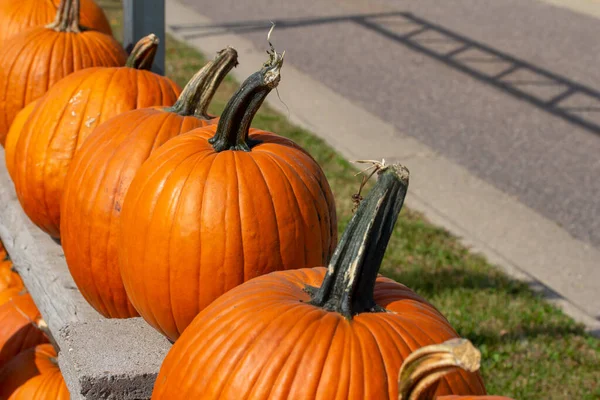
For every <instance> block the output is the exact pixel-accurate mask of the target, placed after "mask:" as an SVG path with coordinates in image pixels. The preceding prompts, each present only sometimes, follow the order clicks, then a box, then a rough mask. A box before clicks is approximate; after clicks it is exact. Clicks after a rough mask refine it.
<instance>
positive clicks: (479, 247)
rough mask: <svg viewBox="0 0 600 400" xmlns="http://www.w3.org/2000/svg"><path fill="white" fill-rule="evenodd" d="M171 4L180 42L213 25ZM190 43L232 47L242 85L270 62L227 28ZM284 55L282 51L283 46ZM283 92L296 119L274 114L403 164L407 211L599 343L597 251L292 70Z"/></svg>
mask: <svg viewBox="0 0 600 400" xmlns="http://www.w3.org/2000/svg"><path fill="white" fill-rule="evenodd" d="M166 3H167V15H166V22H167V29H168V31H169V32H170V33H171V34H173V35H174V36H176V37H178V38H180V39H184V38H183V36H182V35H180V34H179V32H178V31H177V30H176V29H173V26H175V25H185V24H196V25H199V26H201V25H211V24H212V21H211V20H210V19H208V18H206V17H205V16H203V15H200V14H198V13H197V12H196V11H194V10H193V9H191V8H189V7H187V6H185V5H183V4H182V3H180V2H179V1H177V0H167V1H166ZM275 37H276V35H275ZM187 42H188V43H189V44H190V45H192V46H194V47H196V48H197V49H199V50H200V51H201V52H203V53H204V54H206V55H207V56H209V57H211V56H212V55H213V54H215V53H216V52H217V51H218V50H220V49H222V48H223V47H225V46H227V45H231V46H233V47H235V48H236V49H237V50H238V52H239V54H240V65H239V66H238V67H237V68H236V69H235V70H234V72H233V73H234V76H235V77H236V79H238V80H239V81H242V80H244V79H245V78H246V77H247V76H248V75H250V74H251V73H252V72H254V71H256V70H257V68H258V67H259V66H260V65H261V64H262V63H263V62H264V61H265V60H266V54H265V49H266V41H265V47H264V48H261V49H257V48H256V47H255V46H254V45H253V44H252V43H251V42H249V41H248V40H246V39H244V38H243V37H240V36H238V35H233V34H230V33H228V32H227V31H225V30H223V31H222V33H219V34H214V31H213V34H212V35H210V36H204V37H199V38H197V39H189V40H187ZM275 44H277V40H276V39H275ZM280 47H281V48H280V49H279V50H284V49H285V45H284V44H281V46H280ZM279 88H280V93H281V97H282V99H283V100H284V101H285V102H286V104H287V106H288V107H289V111H288V109H287V108H286V106H285V105H284V104H283V103H281V102H280V100H279V99H278V98H277V96H270V97H269V98H268V99H267V101H268V103H269V105H270V106H272V107H273V108H275V109H277V110H278V111H280V112H281V113H282V114H284V115H289V118H290V120H291V121H292V122H293V123H295V124H297V125H299V126H302V127H304V128H306V129H308V130H310V131H312V132H314V133H315V134H317V135H318V136H320V137H322V138H323V139H324V140H326V141H327V142H328V143H329V144H331V145H332V146H333V147H334V148H336V149H337V150H338V151H339V152H340V153H341V154H342V155H343V156H344V157H346V158H347V159H349V160H356V159H381V158H385V159H386V161H399V162H401V163H403V164H405V165H406V166H407V167H408V168H409V169H410V171H411V184H410V189H409V194H408V197H407V203H408V206H409V207H411V208H412V209H415V210H418V211H421V212H423V213H424V215H425V216H426V217H427V218H428V219H429V220H430V221H431V222H433V223H435V224H437V225H439V226H443V227H444V228H446V229H447V230H449V231H450V232H452V233H453V234H454V235H456V236H458V237H460V238H461V239H462V241H463V243H464V244H465V245H467V246H469V247H471V248H472V249H473V250H474V251H476V252H480V253H482V254H484V255H485V256H486V257H487V258H488V260H489V261H490V262H492V263H494V264H497V265H498V266H500V267H502V268H503V269H504V270H505V271H506V272H507V273H508V274H509V275H510V276H512V277H515V278H517V279H520V280H524V281H526V282H528V283H529V284H530V285H531V286H532V287H533V288H534V289H535V290H536V291H540V292H542V293H543V294H544V295H545V296H546V297H547V298H548V300H549V301H551V302H552V303H554V304H557V305H558V306H560V307H561V308H562V309H563V310H564V311H565V312H566V313H567V314H569V315H570V316H572V317H573V318H574V319H575V320H576V321H578V322H581V323H584V324H585V325H586V326H587V328H588V330H589V331H590V332H591V333H593V334H595V335H597V336H600V296H598V295H597V292H598V291H599V290H600V251H598V250H597V249H595V248H594V247H592V246H591V245H588V244H586V243H584V242H581V241H579V240H576V239H574V238H573V237H572V236H571V235H569V234H568V233H567V232H566V231H564V230H563V229H561V228H560V227H559V226H558V225H557V224H556V223H554V222H553V221H550V220H548V219H547V218H545V217H543V216H541V215H540V214H538V213H536V212H535V211H533V210H531V209H530V208H528V207H526V206H524V205H523V204H522V203H520V202H519V201H517V200H515V199H514V198H512V197H510V196H508V195H506V194H504V193H503V192H501V191H499V190H498V189H496V188H494V187H493V186H491V185H490V184H488V183H486V182H484V181H483V180H481V179H479V178H477V177H475V176H474V175H473V174H471V173H469V171H467V170H466V169H465V168H463V167H461V166H459V165H457V164H456V163H453V162H451V161H449V160H448V159H446V158H444V157H442V156H440V155H439V154H437V153H436V152H434V151H433V150H432V149H431V148H429V147H427V146H425V145H424V144H422V143H421V142H419V141H417V140H416V139H414V138H411V137H408V136H407V135H404V134H402V132H397V131H396V130H395V129H394V128H393V127H392V125H390V124H388V123H386V122H385V121H383V120H381V119H379V118H378V117H375V116H374V115H372V114H370V113H368V112H367V111H365V110H364V109H362V108H360V107H357V106H356V105H354V104H352V103H351V102H349V101H348V100H347V99H345V98H344V97H342V96H340V95H339V94H337V93H335V92H333V91H332V90H330V89H329V88H327V87H326V86H325V85H323V84H321V83H320V82H317V81H315V80H314V79H312V78H311V77H310V76H307V75H305V74H303V73H301V72H300V71H298V70H297V69H296V68H294V66H293V65H291V64H290V63H287V64H286V65H285V67H284V69H283V73H282V83H281V84H280V86H279Z"/></svg>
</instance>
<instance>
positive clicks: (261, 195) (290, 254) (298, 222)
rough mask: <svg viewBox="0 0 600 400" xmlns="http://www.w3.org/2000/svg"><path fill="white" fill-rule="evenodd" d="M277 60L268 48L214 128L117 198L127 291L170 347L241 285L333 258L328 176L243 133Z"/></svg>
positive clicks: (166, 153)
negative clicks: (209, 308)
mask: <svg viewBox="0 0 600 400" xmlns="http://www.w3.org/2000/svg"><path fill="white" fill-rule="evenodd" d="M282 64H283V58H282V57H281V55H280V54H277V53H275V52H274V51H273V52H271V59H270V61H269V62H267V63H266V64H265V65H264V66H263V68H262V69H261V70H260V71H258V72H256V73H254V74H252V75H251V76H250V77H249V78H248V79H247V80H246V81H245V82H244V83H243V84H242V85H241V87H240V88H239V90H238V91H237V92H236V93H235V94H234V95H233V97H232V98H231V99H230V100H229V102H228V104H227V106H226V107H225V110H224V111H223V113H222V114H221V118H220V120H219V123H218V125H210V126H207V127H204V128H198V129H195V130H193V131H191V132H189V133H186V134H183V135H179V136H177V137H174V138H173V139H171V140H169V141H168V142H167V143H165V144H164V145H163V146H162V147H160V148H159V149H158V150H156V151H155V152H154V153H153V154H152V155H151V156H150V157H149V158H148V160H147V161H146V162H144V164H143V165H142V167H141V168H140V170H139V171H138V173H137V174H136V176H135V178H134V179H133V181H132V183H131V185H130V187H129V190H128V191H127V194H126V196H125V200H124V201H123V211H122V213H121V229H120V240H119V243H120V246H119V265H120V269H121V276H122V278H123V283H124V285H125V289H126V291H127V295H128V296H129V299H130V301H131V303H132V304H133V305H134V307H135V308H136V310H137V311H138V312H139V313H140V315H141V316H142V317H143V318H144V319H145V320H146V321H147V322H149V323H150V325H152V326H153V327H155V328H156V329H158V330H159V331H160V332H162V333H163V334H164V335H166V336H167V337H168V338H169V339H171V340H173V341H174V340H176V339H177V338H178V337H179V335H180V334H181V332H182V331H183V330H184V329H185V328H186V326H187V325H188V324H189V323H190V322H191V321H192V319H193V318H194V317H195V316H196V314H197V313H198V312H199V311H200V310H202V309H203V308H204V307H206V306H207V305H208V304H210V303H211V302H212V301H213V300H214V299H216V298H217V297H219V296H220V295H221V294H223V293H225V292H226V291H228V290H230V289H232V288H234V287H235V286H237V285H239V284H241V283H243V282H244V281H246V280H248V279H251V278H254V277H256V276H259V275H262V274H265V273H269V272H272V271H275V270H278V269H289V268H301V267H305V266H310V265H319V264H321V263H323V262H326V261H327V260H328V259H329V257H330V255H331V251H332V249H333V246H334V243H335V241H336V224H337V223H336V214H335V205H334V201H333V195H332V193H331V189H330V188H329V184H328V183H327V180H326V178H325V175H324V173H323V171H322V170H321V168H320V167H319V165H318V164H317V163H316V161H315V160H314V159H313V158H312V157H311V156H310V155H309V154H308V153H307V152H305V151H304V150H302V149H301V148H300V147H299V146H298V145H296V144H295V143H293V142H292V141H291V140H289V139H286V138H283V137H281V136H278V135H276V134H274V133H270V132H265V131H261V130H257V129H250V123H251V122H252V118H253V117H254V115H255V114H256V112H257V110H258V109H259V108H260V106H261V104H262V102H263V100H264V99H265V97H266V96H267V94H268V93H269V92H270V91H271V90H272V89H273V88H274V87H276V86H277V84H278V83H279V79H280V69H281V66H282ZM158 238H160V240H159V241H157V239H158ZM149 293H152V295H151V296H148V294H149ZM175 293H176V294H177V295H175Z"/></svg>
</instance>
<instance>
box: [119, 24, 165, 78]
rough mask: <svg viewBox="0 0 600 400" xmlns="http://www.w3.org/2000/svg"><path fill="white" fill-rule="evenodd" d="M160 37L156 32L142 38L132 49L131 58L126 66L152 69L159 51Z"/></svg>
mask: <svg viewBox="0 0 600 400" xmlns="http://www.w3.org/2000/svg"><path fill="white" fill-rule="evenodd" d="M159 43H160V39H159V38H158V36H156V35H155V34H154V33H151V34H149V35H148V36H144V37H143V38H141V39H140V40H139V41H138V42H137V43H136V44H135V46H134V47H133V50H131V54H129V58H127V62H126V63H125V66H126V67H129V68H135V69H145V70H150V68H152V63H153V62H154V56H156V52H157V51H158V44H159Z"/></svg>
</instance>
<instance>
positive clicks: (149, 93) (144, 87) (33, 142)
mask: <svg viewBox="0 0 600 400" xmlns="http://www.w3.org/2000/svg"><path fill="white" fill-rule="evenodd" d="M158 42H159V41H158V38H157V37H156V35H153V34H151V35H149V36H147V37H145V38H143V39H141V40H140V41H139V42H138V43H137V44H136V46H135V47H134V49H133V50H132V53H131V55H130V58H129V60H128V62H127V65H126V66H125V67H110V68H108V67H104V68H101V67H97V68H87V69H84V70H81V71H77V72H75V73H73V74H71V75H69V76H67V77H66V78H64V79H62V80H61V81H60V82H58V83H57V84H56V85H54V86H53V87H52V88H51V89H50V90H49V91H48V93H47V94H46V95H45V96H44V97H43V98H42V99H40V102H39V104H38V105H37V106H36V107H35V108H34V110H33V112H32V113H31V115H30V117H29V121H28V122H27V123H26V124H25V127H24V129H23V130H22V131H21V134H20V135H19V138H18V142H17V146H16V150H15V152H14V154H15V155H14V160H15V161H14V166H13V179H14V184H15V189H16V192H17V196H18V198H19V201H20V203H21V205H22V206H23V209H24V210H25V213H26V214H27V215H28V216H29V218H30V219H31V220H32V221H33V222H34V223H35V224H36V225H38V226H39V227H40V228H41V229H43V230H44V231H45V232H47V233H48V234H50V235H51V236H52V237H55V238H58V237H59V236H60V230H59V227H60V200H61V197H62V192H63V187H64V182H65V177H66V175H67V169H68V167H69V164H70V162H71V159H72V158H73V155H74V154H75V152H76V151H77V150H78V149H79V147H81V145H82V143H83V142H84V141H85V139H86V138H87V137H88V136H89V134H90V133H91V132H92V131H93V130H94V128H95V127H96V126H97V125H98V124H99V123H101V122H104V121H106V120H108V119H109V118H112V117H114V116H116V115H118V114H121V113H123V112H125V111H129V110H133V109H136V108H145V107H150V106H171V105H173V103H175V101H176V100H177V96H178V95H179V92H180V89H179V87H178V86H177V85H176V84H175V83H174V82H173V81H172V80H171V79H169V78H167V77H164V76H160V75H157V74H155V73H153V72H150V71H148V70H149V69H150V67H151V66H152V62H153V60H154V55H155V54H156V50H157V47H158Z"/></svg>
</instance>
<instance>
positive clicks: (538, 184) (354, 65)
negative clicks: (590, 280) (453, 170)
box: [181, 0, 600, 247]
mask: <svg viewBox="0 0 600 400" xmlns="http://www.w3.org/2000/svg"><path fill="white" fill-rule="evenodd" d="M184 2H185V3H187V4H188V5H190V6H192V7H193V8H195V9H197V10H198V11H199V12H200V13H202V14H204V15H206V16H208V17H210V18H211V19H212V20H214V21H216V23H217V26H216V27H215V29H208V30H207V29H202V30H200V31H199V30H198V29H189V32H188V33H187V34H188V35H189V37H198V36H201V35H211V34H216V32H218V31H222V29H221V28H222V27H226V29H229V30H231V31H233V32H237V33H240V34H244V36H245V37H246V38H248V39H249V40H252V41H253V42H254V43H255V44H256V45H257V46H261V47H265V33H266V31H267V30H268V27H269V26H270V24H269V22H268V21H269V20H274V21H276V22H277V28H276V30H275V33H274V36H273V38H274V42H275V43H276V45H277V47H278V49H279V50H284V49H285V50H286V51H287V53H286V59H287V61H288V62H289V63H291V64H293V65H294V66H295V67H297V68H299V69H300V70H302V71H303V72H305V73H307V74H309V75H311V76H312V77H313V78H315V79H317V80H319V81H321V82H323V83H324V84H326V85H327V86H329V87H330V88H331V89H333V90H335V91H337V92H338V93H340V94H342V95H344V96H346V97H347V98H348V99H350V100H351V101H353V102H355V103H356V104H359V105H361V106H362V107H364V108H365V109H367V110H369V111H370V112H372V113H374V114H375V115H377V116H379V117H380V118H382V119H384V120H386V121H388V122H390V123H391V124H393V125H394V126H395V127H396V128H397V129H398V130H399V131H401V132H404V133H407V134H409V135H412V136H414V137H415V138H417V139H418V140H420V141H421V142H423V143H425V144H427V145H428V146H430V147H432V148H434V149H435V150H437V151H438V152H440V153H441V154H443V155H444V156H446V157H448V158H450V159H452V160H454V161H455V162H457V163H459V164H461V165H463V166H465V167H467V168H468V169H469V170H470V171H471V172H472V173H474V174H476V175H477V176H479V177H480V178H482V179H484V180H486V181H488V182H490V183H492V184H493V185H494V186H496V187H497V188H499V189H501V190H502V191H504V192H506V193H509V194H510V195H512V196H515V197H516V198H518V199H519V200H520V201H521V202H523V203H525V204H526V205H528V206H529V207H531V208H533V209H535V210H536V211H538V212H539V213H540V214H542V215H544V216H546V217H547V218H549V219H552V220H554V221H556V223H557V224H559V225H561V226H562V227H564V228H565V229H566V230H567V231H569V232H570V233H571V234H572V235H574V236H575V237H577V238H579V239H582V240H584V241H586V242H588V243H591V244H593V245H594V246H596V247H600V41H599V40H598V38H600V21H598V20H597V19H594V18H592V17H588V16H585V15H582V14H577V13H574V12H572V11H569V10H567V9H563V8H558V7H554V6H551V5H548V4H546V3H542V2H537V1H535V0H504V1H501V2H500V1H497V0H451V1H443V2H441V1H438V0H420V1H418V2H416V1H406V0H379V1H366V0H364V1H361V0H344V1H342V0H337V1H336V0H304V1H296V0H277V1H275V0H253V1H247V2H243V1H242V2H241V1H238V0H220V1H218V2H215V1H208V0H184ZM181 33H182V34H186V32H185V29H184V30H182V31H181ZM241 57H243V55H241ZM281 89H282V96H283V99H284V100H285V96H293V95H297V94H294V93H286V92H285V86H284V85H282V88H281ZM323 112H327V111H326V110H323ZM365 134H366V135H368V132H365Z"/></svg>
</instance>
